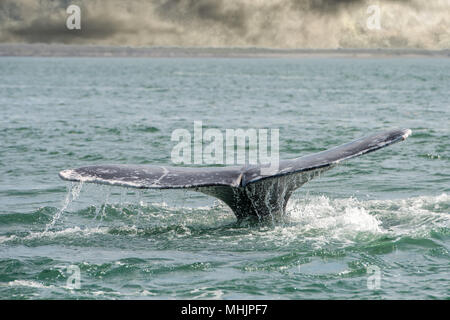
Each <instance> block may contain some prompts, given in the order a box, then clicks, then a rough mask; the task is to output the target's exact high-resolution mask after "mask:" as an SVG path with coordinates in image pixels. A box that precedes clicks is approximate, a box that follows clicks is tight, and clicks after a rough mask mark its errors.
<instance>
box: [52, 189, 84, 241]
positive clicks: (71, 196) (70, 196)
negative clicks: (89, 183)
mask: <svg viewBox="0 0 450 320" xmlns="http://www.w3.org/2000/svg"><path fill="white" fill-rule="evenodd" d="M82 188H83V182H72V183H71V184H70V188H69V190H68V192H67V195H66V198H65V199H64V202H63V203H62V206H61V209H60V210H58V211H57V212H56V213H55V215H54V216H53V218H52V221H51V222H50V223H49V224H47V225H46V226H45V230H44V233H46V232H48V231H49V229H50V228H52V227H53V226H54V225H55V223H56V222H57V221H58V220H59V219H60V218H61V215H62V213H63V212H64V211H65V210H67V208H68V207H69V205H70V204H71V203H72V202H73V201H74V200H76V199H77V198H78V197H79V196H80V192H81V189H82Z"/></svg>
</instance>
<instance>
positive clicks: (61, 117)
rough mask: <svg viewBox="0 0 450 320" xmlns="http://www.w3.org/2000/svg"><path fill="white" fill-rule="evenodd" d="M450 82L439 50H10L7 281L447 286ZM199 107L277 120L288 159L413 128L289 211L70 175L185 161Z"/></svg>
mask: <svg viewBox="0 0 450 320" xmlns="http://www.w3.org/2000/svg"><path fill="white" fill-rule="evenodd" d="M449 85H450V60H448V59H432V58H430V59H421V58H394V59H333V58H320V59H314V58H306V59H175V58H173V59H170V58H168V59H126V58H123V59H114V58H104V59H103V58H1V59H0V298H1V299H42V298H44V299H132V298H133V299H411V298H418V299H448V298H449V297H450V255H449V250H450V229H449V228H450V214H449V208H450V170H449V168H450V149H449V146H450V142H449V141H450V130H449V128H450V126H449V124H450V121H449V119H450V103H449V95H448V93H449V91H450V90H449V89H450V88H449ZM194 121H202V122H203V125H204V127H207V128H218V129H220V130H225V129H227V128H230V129H237V128H243V129H248V128H268V129H270V128H278V129H279V130H280V156H281V158H293V157H298V156H301V155H306V154H308V153H313V152H318V151H320V150H324V149H327V148H330V147H333V146H335V145H339V144H341V143H345V142H348V141H351V140H352V139H356V138H359V137H362V136H364V135H367V134H371V133H373V132H377V131H382V130H384V129H389V128H395V127H400V128H401V127H403V128H410V129H412V131H413V133H412V135H411V136H410V137H409V138H408V139H407V140H406V141H404V142H401V143H398V144H395V145H393V146H390V147H388V148H385V149H382V150H379V151H377V152H375V153H371V154H368V155H365V156H363V157H360V158H357V159H353V160H351V161H348V162H346V163H343V164H341V165H339V166H338V167H336V168H334V169H332V170H330V171H328V172H327V173H325V174H323V175H322V176H321V177H319V178H316V179H315V180H313V181H311V182H309V183H308V184H306V185H304V186H303V187H302V188H300V189H298V190H297V191H296V192H295V194H294V195H293V196H292V198H291V200H290V202H289V204H288V213H289V218H288V219H285V221H281V222H280V221H279V222H270V221H265V222H262V223H258V222H254V221H253V222H249V221H244V222H237V220H236V219H235V217H234V215H233V213H232V212H231V211H230V210H229V209H228V208H227V207H226V206H224V205H223V204H221V203H219V202H218V201H216V200H215V199H214V198H211V197H208V196H206V195H203V194H200V193H195V192H192V191H150V190H149V191H144V190H135V189H125V188H119V187H108V186H99V185H92V184H87V183H85V184H77V183H68V182H64V181H62V180H60V179H59V177H58V172H59V171H60V170H63V169H67V168H74V167H79V166H83V165H92V164H102V163H121V164H127V163H128V164H166V165H170V163H171V158H170V153H171V150H172V148H173V147H174V145H175V142H173V141H171V140H170V138H171V133H172V131H173V130H175V129H179V128H181V129H188V130H189V131H191V132H192V130H193V122H194ZM78 271H79V279H80V282H79V283H77V281H76V280H73V279H77V275H78ZM77 284H79V286H77Z"/></svg>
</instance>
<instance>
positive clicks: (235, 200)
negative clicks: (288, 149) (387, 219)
mask: <svg viewBox="0 0 450 320" xmlns="http://www.w3.org/2000/svg"><path fill="white" fill-rule="evenodd" d="M410 134H411V130H409V129H395V130H389V131H385V132H382V133H378V134H374V135H371V136H368V137H365V138H361V139H358V140H355V141H352V142H349V143H346V144H343V145H340V146H338V147H335V148H332V149H329V150H326V151H322V152H318V153H314V154H311V155H307V156H304V157H300V158H296V159H291V160H282V161H280V162H279V164H278V168H277V170H275V171H274V172H271V174H270V175H267V174H262V171H264V170H262V169H264V168H266V169H267V167H269V165H270V164H265V165H253V166H232V167H231V166H230V167H195V168H186V167H169V166H154V165H120V164H119V165H94V166H87V167H81V168H78V169H68V170H63V171H61V172H60V173H59V176H60V177H61V178H62V179H63V180H68V181H83V182H91V183H99V184H108V185H115V186H123V187H131V188H139V189H192V190H194V191H198V192H202V193H205V194H208V195H211V196H214V197H216V198H219V199H221V200H222V201H223V202H225V203H226V204H227V205H228V206H229V207H230V208H231V209H232V210H233V212H234V214H235V215H236V217H237V218H244V217H247V216H258V217H264V216H268V215H271V216H279V215H283V214H284V213H285V209H286V204H287V202H288V200H289V198H290V196H291V195H292V193H293V192H294V191H295V189H297V188H299V187H301V186H302V185H303V184H305V183H306V182H308V181H309V180H311V179H313V178H314V177H316V176H318V175H319V174H321V173H322V172H324V171H326V170H329V169H330V168H332V167H333V166H335V165H337V164H338V163H339V162H341V161H344V160H348V159H351V158H354V157H357V156H360V155H363V154H365V153H369V152H372V151H375V150H378V149H381V148H383V147H386V146H388V145H391V144H393V143H395V142H398V141H402V140H405V139H406V138H407V137H408V136H409V135H410Z"/></svg>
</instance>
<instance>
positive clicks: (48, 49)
mask: <svg viewBox="0 0 450 320" xmlns="http://www.w3.org/2000/svg"><path fill="white" fill-rule="evenodd" d="M8 56H9V57H11V56H15V57H136V58H140V57H142V58H314V57H342V58H395V57H399V58H403V57H429V58H436V57H437V58H450V49H445V50H425V49H270V48H195V47H125V46H123V47H122V46H89V45H66V44H43V43H36V44H16V43H3V44H0V57H8Z"/></svg>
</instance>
